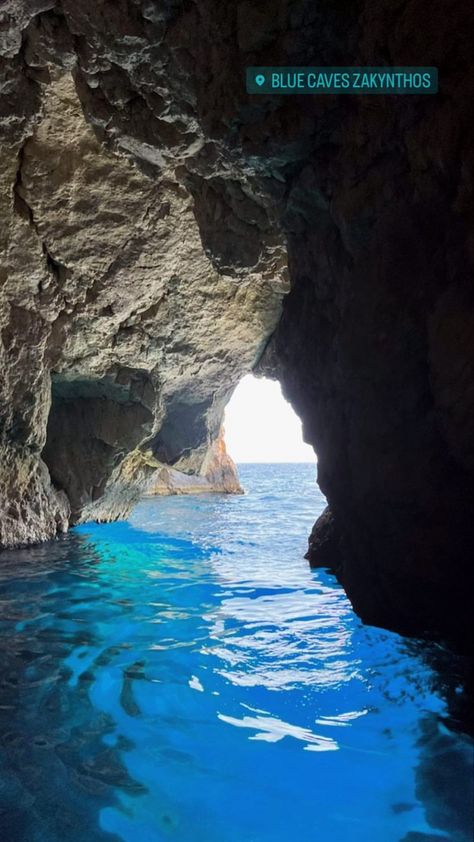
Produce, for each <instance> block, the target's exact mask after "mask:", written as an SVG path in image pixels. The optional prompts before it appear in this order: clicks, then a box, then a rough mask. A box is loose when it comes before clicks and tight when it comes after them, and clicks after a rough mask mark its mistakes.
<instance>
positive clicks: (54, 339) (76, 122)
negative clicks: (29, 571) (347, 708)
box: [0, 0, 474, 644]
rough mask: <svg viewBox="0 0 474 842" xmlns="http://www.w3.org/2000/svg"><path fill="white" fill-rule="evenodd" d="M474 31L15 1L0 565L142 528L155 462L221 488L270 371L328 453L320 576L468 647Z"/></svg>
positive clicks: (383, 5)
mask: <svg viewBox="0 0 474 842" xmlns="http://www.w3.org/2000/svg"><path fill="white" fill-rule="evenodd" d="M473 17H474V10H473V8H472V7H471V4H466V3H465V2H461V0H433V2H427V0H396V2H394V0H354V1H353V2H349V0H340V2H334V0H332V1H331V2H330V0H323V2H314V0H311V2H310V0H271V1H270V0H260V2H249V0H241V2H235V3H230V2H229V3H227V2H219V0H160V2H158V0H156V2H153V1H152V0H113V2H112V0H109V2H107V0H103V2H97V0H57V2H55V1H54V0H24V2H18V0H6V2H3V3H2V5H1V7H0V55H1V56H2V58H1V64H0V85H1V105H0V109H1V111H0V127H1V146H2V148H1V163H0V178H1V182H2V192H1V199H0V202H1V206H0V214H1V223H0V224H1V235H0V236H1V248H2V254H3V259H2V264H1V269H0V272H1V274H0V284H1V287H2V295H1V301H0V331H1V342H0V354H1V366H2V383H1V390H2V392H1V404H0V452H1V468H0V544H3V545H15V544H21V543H27V542H33V541H38V540H43V539H46V538H48V537H51V536H52V535H54V534H55V533H56V531H58V530H61V529H65V528H67V523H68V521H72V522H77V521H78V520H80V519H84V518H96V519H107V518H109V517H114V516H118V515H120V514H121V513H122V514H123V512H125V511H126V509H127V506H129V505H130V504H131V502H133V499H134V494H135V493H136V488H137V487H138V486H139V485H140V482H141V481H142V480H143V472H145V474H146V461H147V460H146V459H143V456H142V455H141V454H143V453H148V454H151V455H152V458H153V459H155V458H156V459H157V460H159V461H160V463H165V464H169V465H173V466H174V467H176V468H177V469H179V470H184V471H185V472H195V473H199V472H200V471H201V469H202V466H203V464H204V461H205V459H206V456H207V454H208V453H209V449H210V448H212V447H213V446H214V444H215V442H216V441H217V439H218V436H219V430H220V425H221V421H222V414H223V409H224V407H225V404H226V402H227V400H228V398H229V395H230V394H231V392H232V389H233V388H234V386H235V385H236V383H237V382H238V380H239V379H240V377H241V376H242V374H244V373H245V372H247V371H249V370H251V369H252V368H255V367H257V368H258V370H259V371H260V372H262V373H270V374H271V375H272V376H277V377H278V378H279V379H280V381H281V382H282V385H283V389H284V392H285V394H286V395H287V397H288V398H289V400H290V401H291V403H292V404H293V406H294V407H295V409H296V411H297V412H298V414H299V415H300V417H301V418H302V420H303V426H304V432H305V437H306V439H307V440H308V441H309V442H310V443H311V444H313V445H314V447H315V449H316V451H317V453H318V458H319V464H318V472H319V482H320V485H321V488H322V490H323V491H324V493H325V494H326V496H327V498H328V502H329V507H330V513H328V514H327V515H326V516H325V518H324V520H323V522H322V524H320V525H319V526H316V528H315V530H314V531H313V535H312V538H311V542H310V551H309V555H310V559H311V562H312V563H313V564H319V563H321V564H324V563H327V557H326V556H325V552H326V551H327V548H328V547H330V552H329V556H330V559H331V563H332V564H333V565H334V566H335V568H336V571H337V575H338V576H339V578H340V580H341V581H342V583H343V585H344V587H345V588H346V590H347V592H348V594H349V596H350V598H351V600H352V602H353V604H354V607H355V609H356V610H357V611H358V612H359V613H360V614H361V616H362V617H363V619H365V620H366V621H368V622H373V623H377V624H382V625H385V626H388V627H392V628H398V629H401V630H402V631H407V632H415V633H418V634H420V633H427V634H429V635H438V634H441V635H444V636H447V637H448V638H450V639H451V640H453V641H455V642H456V643H457V644H463V643H464V642H465V641H466V640H467V639H468V636H469V631H470V622H471V621H470V616H471V609H470V598H471V593H470V588H469V580H470V571H471V558H470V554H471V552H472V530H473V523H474V512H473V498H474V495H473V493H472V492H473V473H474V470H473V469H474V465H473V461H474V453H473V437H472V426H471V425H472V402H473V372H472V366H473V358H474V355H473V347H472V344H473V329H472V328H473V291H472V262H473V225H472V176H473V161H474V155H473V142H472V141H473V137H472V133H473V122H472V114H471V111H472V105H471V104H472V101H473V94H474V84H473V77H472V71H471V68H470V63H471V52H472V46H471V45H472V41H473V33H474V24H473ZM265 64H271V65H305V64H316V65H356V66H357V65H372V66H374V65H397V66H399V65H419V64H423V65H435V66H437V67H438V68H439V75H440V93H439V94H438V95H437V96H424V97H423V96H399V97H373V96H367V97H357V96H340V97H336V96H319V97H304V98H303V97H281V98H279V97H266V96H258V97H249V96H248V95H247V94H246V93H245V88H244V81H243V80H244V69H245V67H246V66H247V65H265ZM288 290H290V291H288ZM137 466H138V467H137ZM138 475H139V478H140V482H138V484H137V476H138ZM50 477H51V478H52V483H51V481H50ZM324 548H326V550H325V549H324Z"/></svg>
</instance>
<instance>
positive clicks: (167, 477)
mask: <svg viewBox="0 0 474 842" xmlns="http://www.w3.org/2000/svg"><path fill="white" fill-rule="evenodd" d="M141 455H142V458H143V456H144V454H141ZM145 458H146V455H145ZM151 464H152V463H151ZM155 464H156V465H157V467H156V469H155V470H154V471H153V473H152V475H151V478H150V480H149V481H148V482H147V484H146V486H145V488H144V494H145V495H147V496H150V497H153V496H156V495H160V494H216V493H220V494H243V488H242V486H241V485H240V482H239V477H238V474H237V468H236V466H235V464H234V462H233V460H232V459H231V458H230V456H229V454H228V453H227V451H226V446H225V441H224V434H223V431H221V434H220V435H219V438H217V439H216V440H215V442H213V444H212V445H211V446H210V447H209V450H208V452H207V454H206V456H205V458H204V461H203V463H202V465H201V468H200V470H199V472H198V473H188V474H187V473H184V472H183V471H177V470H176V469H175V468H170V467H169V466H168V465H160V464H159V463H155Z"/></svg>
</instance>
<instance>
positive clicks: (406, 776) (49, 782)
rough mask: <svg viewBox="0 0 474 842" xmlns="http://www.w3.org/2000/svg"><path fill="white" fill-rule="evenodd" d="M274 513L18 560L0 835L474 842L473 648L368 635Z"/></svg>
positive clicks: (122, 527)
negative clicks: (468, 682) (465, 713)
mask: <svg viewBox="0 0 474 842" xmlns="http://www.w3.org/2000/svg"><path fill="white" fill-rule="evenodd" d="M271 484H272V488H274V485H275V483H274V479H272V483H271ZM299 484H300V483H298V486H299ZM263 491H265V492H266V493H268V492H267V490H266V487H264V488H263ZM263 491H262V494H263ZM255 505H256V504H255V502H252V498H251V497H250V495H249V498H248V499H247V500H245V499H244V498H239V499H235V500H225V499H217V498H213V499H212V500H211V499H209V500H207V501H206V500H201V501H199V502H198V503H194V502H193V501H192V500H181V501H179V500H175V501H172V500H170V501H167V502H164V503H162V504H161V507H160V509H159V510H158V509H156V508H155V507H156V503H155V502H148V503H146V504H142V506H141V507H140V510H139V511H138V513H137V515H136V516H134V520H133V524H132V525H131V524H123V523H122V524H114V525H110V526H106V527H96V526H91V527H90V528H89V527H87V528H85V527H84V528H81V530H79V532H77V533H76V534H71V535H69V536H66V537H64V538H62V539H60V540H58V541H55V542H52V543H50V544H47V545H43V546H41V547H37V548H31V549H25V550H18V551H14V552H5V553H3V554H2V555H1V556H0V692H1V699H0V746H1V756H0V829H1V833H0V838H1V840H2V842H65V841H66V840H67V842H86V840H87V842H106V840H109V842H113V840H122V842H161V840H163V842H165V840H169V839H173V840H175V842H204V840H206V842H217V841H218V840H219V842H270V840H274V842H281V840H283V839H287V838H288V835H289V834H291V832H293V833H294V834H295V835H297V836H298V838H299V839H301V840H302V842H343V840H344V842H346V840H348V842H435V840H436V842H443V840H444V842H448V840H449V842H470V841H471V839H472V809H473V808H472V785H471V784H472V740H471V738H470V737H469V736H468V735H467V734H464V733H463V724H462V706H460V704H459V701H460V700H462V694H461V692H460V688H461V687H462V684H463V681H464V677H465V676H464V672H465V669H466V661H465V659H463V658H457V657H456V656H453V655H452V654H451V653H449V652H447V651H446V650H443V648H442V647H440V646H434V645H433V646H431V645H429V644H426V643H421V642H419V641H412V640H401V639H400V638H398V636H396V635H394V634H392V633H389V632H384V631H383V630H379V629H371V628H367V627H363V626H362V624H361V623H360V622H359V621H358V620H357V618H356V617H354V615H353V613H352V611H351V610H350V607H349V605H348V603H347V600H346V598H345V596H344V594H343V592H342V591H341V589H340V588H339V586H338V585H337V584H336V583H335V582H333V580H332V577H329V576H327V575H326V574H324V572H322V571H319V572H318V573H317V574H316V573H314V572H310V571H309V570H308V568H307V566H306V564H304V563H303V562H302V563H301V565H300V566H298V564H299V562H298V559H300V557H301V555H302V553H300V550H299V545H296V548H295V543H294V537H293V536H292V535H291V534H290V532H291V527H290V524H291V523H292V522H293V520H294V512H293V510H291V509H290V510H289V511H288V521H287V524H288V525H287V526H285V522H284V524H283V526H284V527H285V529H286V531H285V529H284V528H282V535H281V540H280V541H279V544H278V551H276V550H275V547H276V544H275V542H274V541H272V544H271V546H270V548H268V545H269V542H268V534H271V535H272V536H274V533H275V524H274V519H273V517H272V515H271V512H269V513H268V524H267V527H265V524H263V526H262V527H261V528H260V529H258V528H257V526H253V527H252V528H249V524H258V523H260V520H261V518H262V514H261V511H262V510H261V509H259V508H255ZM308 508H309V512H310V515H309V516H311V517H312V514H313V512H314V504H313V502H312V500H310V503H309V507H308ZM300 509H301V500H300V499H298V500H297V501H296V503H295V511H300ZM282 519H283V516H282ZM265 528H268V534H267V533H265ZM293 529H294V532H295V534H300V532H301V531H302V528H301V523H300V522H298V523H296V525H295V526H293ZM249 532H250V533H251V534H250V535H249ZM229 536H232V540H231V539H230V538H229ZM285 542H286V543H285ZM265 548H267V549H265ZM278 553H279V554H280V555H278ZM289 559H290V560H289ZM272 560H273V562H274V566H273V567H272V563H273V562H272ZM292 565H293V566H292ZM315 727H316V731H315V730H314V729H315ZM470 799H471V800H470ZM382 801H384V803H383V804H382V803H381V802H382Z"/></svg>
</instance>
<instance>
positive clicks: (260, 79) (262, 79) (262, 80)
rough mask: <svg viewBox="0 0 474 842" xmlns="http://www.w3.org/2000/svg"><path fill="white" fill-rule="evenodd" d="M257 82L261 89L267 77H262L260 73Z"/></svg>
mask: <svg viewBox="0 0 474 842" xmlns="http://www.w3.org/2000/svg"><path fill="white" fill-rule="evenodd" d="M255 81H256V83H257V85H258V86H259V88H261V87H262V85H263V83H264V82H265V76H262V74H261V73H259V74H258V76H256V77H255Z"/></svg>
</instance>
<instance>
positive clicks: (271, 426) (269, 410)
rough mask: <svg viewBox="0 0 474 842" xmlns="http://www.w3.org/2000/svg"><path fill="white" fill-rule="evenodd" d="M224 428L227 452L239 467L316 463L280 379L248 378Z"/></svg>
mask: <svg viewBox="0 0 474 842" xmlns="http://www.w3.org/2000/svg"><path fill="white" fill-rule="evenodd" d="M224 429H225V442H226V447H227V451H228V453H229V455H230V456H231V457H232V459H233V460H234V461H235V462H236V463H237V464H239V463H246V462H256V463H258V462H262V463H265V462H267V463H280V462H288V463H292V462H314V463H316V461H317V457H316V454H315V452H314V450H313V448H312V447H311V445H309V444H307V443H306V442H305V441H304V439H303V429H302V423H301V421H300V419H299V418H298V416H297V414H296V413H295V411H294V409H293V407H292V406H291V404H289V403H288V401H287V400H286V399H285V397H284V395H283V393H282V390H281V386H280V383H279V382H278V381H277V380H271V379H269V378H265V377H255V375H253V374H247V375H245V377H243V378H242V380H241V381H240V383H239V384H238V386H237V388H236V389H235V391H234V393H233V395H232V397H231V399H230V401H229V403H228V405H227V407H226V410H225V417H224Z"/></svg>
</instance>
